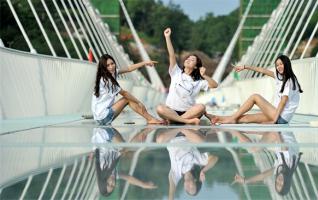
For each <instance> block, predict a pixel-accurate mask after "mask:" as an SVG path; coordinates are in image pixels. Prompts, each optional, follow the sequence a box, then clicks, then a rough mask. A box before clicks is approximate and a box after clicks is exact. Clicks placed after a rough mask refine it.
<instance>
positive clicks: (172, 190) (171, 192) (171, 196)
mask: <svg viewBox="0 0 318 200" xmlns="http://www.w3.org/2000/svg"><path fill="white" fill-rule="evenodd" d="M168 177H169V195H168V199H169V200H173V199H174V193H175V192H176V185H175V184H174V182H173V180H172V177H171V176H170V173H169V176H168Z"/></svg>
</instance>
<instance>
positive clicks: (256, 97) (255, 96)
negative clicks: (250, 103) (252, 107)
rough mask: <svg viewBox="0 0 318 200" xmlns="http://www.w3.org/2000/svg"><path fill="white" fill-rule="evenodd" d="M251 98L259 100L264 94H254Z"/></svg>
mask: <svg viewBox="0 0 318 200" xmlns="http://www.w3.org/2000/svg"><path fill="white" fill-rule="evenodd" d="M250 98H252V99H254V100H258V99H261V98H262V96H261V95H260V94H252V95H251V97H250Z"/></svg>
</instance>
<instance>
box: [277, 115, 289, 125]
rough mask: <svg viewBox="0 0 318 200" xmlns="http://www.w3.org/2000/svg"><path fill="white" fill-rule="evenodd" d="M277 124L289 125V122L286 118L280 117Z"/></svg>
mask: <svg viewBox="0 0 318 200" xmlns="http://www.w3.org/2000/svg"><path fill="white" fill-rule="evenodd" d="M276 124H288V121H286V120H285V119H284V118H282V117H281V116H279V117H278V119H277V121H276Z"/></svg>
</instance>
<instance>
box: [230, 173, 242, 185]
mask: <svg viewBox="0 0 318 200" xmlns="http://www.w3.org/2000/svg"><path fill="white" fill-rule="evenodd" d="M235 183H240V184H244V183H245V178H244V177H242V176H240V175H238V174H236V175H235V177H234V181H233V183H232V184H235Z"/></svg>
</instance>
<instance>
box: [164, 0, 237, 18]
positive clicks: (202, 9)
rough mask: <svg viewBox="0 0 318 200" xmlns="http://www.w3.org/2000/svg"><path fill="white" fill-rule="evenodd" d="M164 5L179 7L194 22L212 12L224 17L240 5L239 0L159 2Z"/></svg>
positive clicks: (173, 0)
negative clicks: (169, 4)
mask: <svg viewBox="0 0 318 200" xmlns="http://www.w3.org/2000/svg"><path fill="white" fill-rule="evenodd" d="M161 1H162V2H163V3H164V4H168V3H169V2H170V1H172V2H173V3H174V4H178V5H180V7H181V9H182V10H183V11H184V13H185V14H187V15H188V16H189V17H190V19H191V20H193V21H196V20H198V19H199V18H200V17H204V16H205V14H206V13H209V12H213V13H214V15H216V16H217V15H226V14H229V13H230V12H231V11H233V10H234V9H236V8H238V7H239V5H240V0H161Z"/></svg>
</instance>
